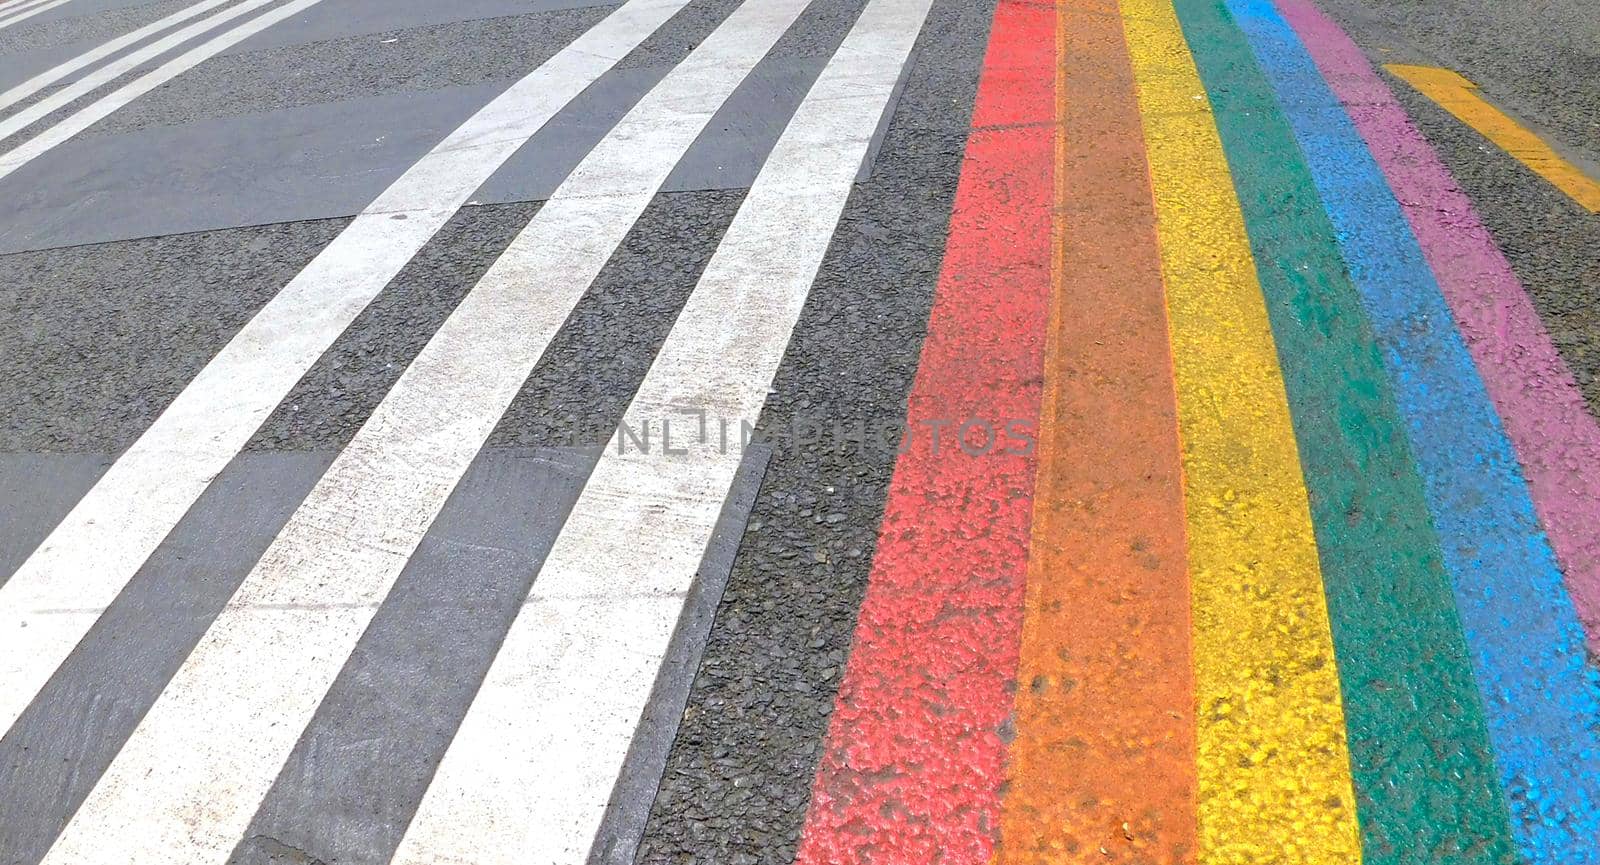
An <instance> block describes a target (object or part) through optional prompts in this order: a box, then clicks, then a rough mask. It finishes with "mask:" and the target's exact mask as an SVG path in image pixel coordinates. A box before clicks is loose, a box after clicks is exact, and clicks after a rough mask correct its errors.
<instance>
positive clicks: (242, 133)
mask: <svg viewBox="0 0 1600 865" xmlns="http://www.w3.org/2000/svg"><path fill="white" fill-rule="evenodd" d="M500 90H501V88H500V87H499V86H498V85H488V86H479V87H461V88H452V89H449V90H442V91H430V92H426V93H391V94H386V95H383V96H373V97H369V98H365V99H358V100H351V101H347V102H337V103H334V102H330V103H324V104H319V105H309V106H303V107H298V108H288V109H284V110H282V111H274V112H269V113H266V114H254V115H242V116H238V117H227V118H221V119H215V120H202V121H197V122H195V123H190V124H185V125H183V126H177V127H161V128H152V129H145V130H141V131H139V132H130V133H127V134H124V135H112V136H105V135H99V136H91V137H88V138H77V139H73V140H71V141H67V142H65V143H63V144H62V145H60V146H58V147H56V148H55V149H53V150H51V151H50V152H49V153H47V154H45V155H44V156H42V157H40V158H39V159H36V160H34V161H33V162H30V163H28V164H27V165H24V166H23V167H22V168H20V169H18V170H17V171H16V173H14V174H12V175H10V176H8V177H6V178H4V179H0V189H4V190H5V193H6V196H7V198H8V200H9V201H10V202H11V203H12V204H13V205H14V206H12V207H10V208H8V209H7V210H6V212H5V213H3V214H0V254H3V253H8V252H19V251H25V250H33V249H45V248H50V247H59V246H79V245H83V244H90V243H106V242H111V241H117V240H128V239H133V238H139V237H159V236H162V235H169V234H183V233H187V232H194V231H211V230H217V229H226V228H236V227H243V226H251V225H270V224H273V223H283V222H300V221H305V220H312V219H324V218H328V217H343V216H351V215H353V214H356V213H359V212H360V211H361V210H362V209H363V208H364V207H366V206H367V205H368V204H369V203H371V202H372V201H373V199H375V198H377V197H378V195H379V194H380V193H382V192H383V190H384V189H386V188H388V186H389V184H391V183H393V182H394V180H395V179H396V178H398V177H399V176H400V175H401V174H403V173H404V172H405V170H406V169H407V168H409V167H410V166H411V165H412V164H413V163H415V162H416V161H417V160H418V159H420V158H421V157H422V156H423V155H424V154H426V153H427V152H428V151H429V150H430V149H432V148H433V146H434V145H435V144H437V143H438V142H439V141H440V140H442V139H443V138H444V137H445V136H446V135H448V134H449V133H450V132H451V130H453V129H455V128H456V127H457V126H459V125H460V124H461V123H462V122H463V121H465V120H466V119H467V118H468V117H469V116H471V115H472V113H473V112H474V111H476V110H477V109H478V108H479V107H481V106H482V105H484V104H486V103H488V102H489V100H491V99H493V98H494V97H495V96H497V95H498V94H499V93H500ZM113 116H115V115H113Z"/></svg>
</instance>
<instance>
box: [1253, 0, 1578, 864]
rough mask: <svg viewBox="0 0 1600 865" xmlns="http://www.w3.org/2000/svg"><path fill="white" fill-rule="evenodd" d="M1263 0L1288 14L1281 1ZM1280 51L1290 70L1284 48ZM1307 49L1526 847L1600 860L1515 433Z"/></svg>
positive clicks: (1304, 104)
mask: <svg viewBox="0 0 1600 865" xmlns="http://www.w3.org/2000/svg"><path fill="white" fill-rule="evenodd" d="M1235 2H1238V0H1235ZM1258 8H1264V9H1265V11H1267V13H1268V14H1269V15H1271V17H1272V18H1273V19H1276V17H1277V16H1276V15H1275V14H1272V13H1271V7H1270V6H1264V7H1258ZM1255 20H1256V23H1257V25H1258V26H1259V27H1265V26H1266V22H1262V21H1261V20H1260V19H1259V18H1257V19H1255ZM1278 26H1279V27H1280V28H1281V30H1280V31H1279V32H1280V38H1281V39H1284V40H1288V41H1290V42H1291V43H1292V42H1293V37H1292V35H1290V34H1288V33H1285V32H1283V31H1285V30H1287V27H1286V26H1285V25H1283V24H1282V23H1281V22H1280V23H1279V24H1278ZM1271 56H1272V57H1273V58H1276V62H1273V61H1272V60H1269V65H1273V66H1275V67H1276V68H1277V71H1278V74H1279V75H1280V76H1281V75H1283V74H1284V69H1283V67H1285V66H1286V61H1285V60H1284V59H1283V57H1284V55H1282V54H1279V55H1271ZM1300 57H1301V58H1302V59H1300V61H1299V63H1300V66H1299V69H1300V79H1299V80H1300V81H1301V82H1302V85H1301V86H1297V87H1293V88H1290V87H1289V86H1288V85H1285V87H1284V90H1285V91H1286V92H1285V93H1283V94H1282V95H1283V96H1284V98H1283V99H1282V101H1283V103H1284V104H1285V106H1286V111H1287V114H1288V119H1289V121H1290V122H1291V123H1292V124H1293V125H1294V127H1295V133H1296V135H1297V136H1298V137H1299V139H1300V142H1301V145H1302V148H1303V150H1304V151H1305V154H1306V157H1307V159H1308V160H1309V162H1310V164H1311V167H1312V173H1313V178H1314V180H1315V182H1316V186H1317V188H1318V189H1319V191H1320V192H1321V194H1322V197H1323V199H1324V201H1325V202H1326V205H1327V211H1328V214H1329V216H1330V217H1331V218H1332V220H1333V223H1334V227H1335V228H1336V229H1337V233H1338V237H1339V239H1340V245H1341V247H1342V248H1343V250H1344V253H1345V259H1346V260H1347V261H1348V262H1349V265H1350V272H1351V274H1352V275H1353V276H1354V278H1355V284H1356V287H1357V288H1358V289H1359V290H1360V293H1361V298H1362V301H1363V304H1364V305H1365V307H1366V311H1367V315H1368V316H1369V317H1370V319H1371V320H1372V323H1373V327H1374V329H1375V331H1376V332H1377V335H1378V340H1379V344H1380V346H1381V347H1382V349H1383V356H1384V358H1385V359H1386V360H1387V362H1388V366H1389V368H1390V371H1391V378H1392V380H1393V381H1394V382H1395V393H1396V395H1397V397H1398V399H1399V406H1400V409H1401V414H1402V416H1403V418H1404V420H1405V422H1406V426H1407V427H1408V430H1409V433H1410V437H1411V442H1412V447H1413V448H1414V450H1415V453H1416V456H1417V461H1418V464H1419V466H1420V467H1421V469H1422V477H1423V480H1424V483H1425V485H1426V490H1427V495H1428V499H1429V505H1430V508H1431V509H1432V511H1433V519H1434V523H1435V524H1436V525H1437V526H1438V530H1439V534H1440V536H1441V539H1442V541H1443V542H1444V543H1443V554H1444V562H1445V566H1446V568H1447V569H1448V570H1449V571H1450V573H1451V576H1452V577H1453V583H1454V586H1455V589H1456V600H1457V607H1458V608H1459V610H1460V614H1461V620H1462V623H1463V625H1464V626H1465V629H1466V634H1467V637H1468V646H1469V647H1470V648H1471V649H1472V651H1473V656H1474V661H1475V664H1476V667H1477V674H1478V676H1477V677H1478V684H1479V687H1480V689H1481V690H1482V693H1483V701H1484V703H1485V706H1486V714H1487V718H1488V722H1489V732H1490V733H1491V735H1492V741H1493V745H1494V754H1495V757H1496V759H1497V761H1498V763H1499V772H1500V777H1501V779H1502V782H1503V784H1504V786H1505V788H1506V794H1507V795H1506V800H1507V804H1508V805H1509V807H1510V809H1511V813H1512V816H1513V820H1512V826H1513V827H1514V829H1515V830H1516V833H1517V838H1518V841H1519V846H1520V847H1521V853H1522V856H1523V857H1524V858H1525V859H1527V861H1530V862H1536V863H1568V862H1570V863H1583V862H1596V861H1600V848H1596V847H1595V844H1594V839H1595V838H1596V837H1600V737H1597V735H1596V724H1597V722H1600V700H1597V686H1600V677H1597V675H1596V672H1595V671H1594V670H1593V669H1592V668H1591V667H1590V665H1589V664H1588V659H1587V655H1586V653H1585V646H1584V642H1583V631H1582V628H1581V626H1580V624H1579V622H1578V619H1577V614H1576V612H1575V610H1574V609H1573V607H1572V604H1571V601H1570V599H1569V598H1568V596H1567V594H1566V591H1565V589H1564V587H1563V585H1562V579H1561V572H1560V569H1559V567H1558V565H1557V562H1556V560H1555V556H1554V554H1553V552H1552V550H1551V549H1550V547H1549V546H1548V544H1547V543H1546V540H1545V537H1544V533H1543V531H1542V529H1541V528H1540V526H1539V522H1538V519H1537V516H1536V514H1535V513H1534V510H1533V506H1532V502H1531V501H1530V499H1529V497H1528V490H1527V487H1526V486H1525V485H1524V483H1523V481H1522V478H1521V477H1520V475H1519V473H1518V470H1517V463H1516V458H1515V454H1514V452H1513V451H1512V448H1511V445H1510V442H1509V441H1507V439H1506V437H1505V434H1504V433H1503V431H1502V430H1501V428H1500V423H1499V418H1498V416H1497V415H1496V413H1495V411H1494V407H1493V405H1492V404H1491V402H1490V400H1489V397H1488V394H1487V393H1486V392H1485V390H1484V388H1483V386H1482V384H1481V383H1480V381H1479V379H1478V373H1477V370H1476V369H1475V368H1474V366H1473V364H1472V359H1471V357H1470V355H1469V354H1468V353H1467V350H1466V346H1465V345H1464V344H1463V342H1462V339H1461V337H1460V335H1459V334H1458V333H1457V332H1456V330H1455V328H1454V327H1453V326H1452V319H1451V313H1450V309H1449V307H1448V305H1447V304H1446V303H1445V300H1444V298H1443V296H1442V295H1441V294H1440V292H1439V289H1438V286H1437V285H1436V284H1435V283H1434V281H1433V277H1432V274H1431V273H1430V272H1429V271H1428V268H1427V263H1426V261H1425V260H1424V258H1423V256H1422V253H1421V250H1420V248H1419V247H1418V245H1417V242H1416V240H1415V238H1413V237H1412V235H1411V233H1410V231H1409V230H1408V228H1407V226H1406V223H1405V220H1404V218H1403V216H1402V214H1401V211H1400V207H1399V205H1398V203H1396V201H1395V199H1394V197H1393V195H1392V194H1391V193H1390V192H1389V190H1388V186H1387V183H1386V182H1385V180H1384V177H1383V174H1382V172H1381V170H1380V169H1379V167H1378V166H1377V165H1376V163H1375V162H1374V161H1373V160H1372V158H1371V156H1370V154H1369V153H1368V152H1367V150H1366V147H1365V146H1364V145H1363V143H1362V141H1361V138H1360V136H1359V135H1358V134H1357V133H1356V130H1355V129H1354V127H1353V126H1352V125H1351V123H1350V121H1349V119H1348V118H1347V117H1346V115H1345V114H1344V112H1343V111H1342V110H1341V107H1340V106H1339V104H1338V101H1337V99H1336V98H1335V97H1334V96H1333V94H1332V93H1331V92H1330V91H1329V90H1328V89H1327V88H1326V87H1325V86H1322V85H1321V84H1320V81H1321V78H1320V76H1319V75H1317V73H1316V71H1315V69H1314V67H1312V65H1311V63H1310V60H1309V58H1304V57H1303V55H1300ZM1289 93H1292V95H1293V98H1288V94H1289Z"/></svg>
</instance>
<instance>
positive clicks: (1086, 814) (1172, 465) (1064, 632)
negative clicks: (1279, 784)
mask: <svg viewBox="0 0 1600 865" xmlns="http://www.w3.org/2000/svg"><path fill="white" fill-rule="evenodd" d="M1057 11H1058V21H1057V45H1056V50H1057V62H1058V69H1057V76H1058V79H1057V83H1056V114H1057V121H1058V126H1057V133H1056V134H1057V152H1056V165H1057V177H1056V223H1057V224H1056V237H1057V249H1056V253H1055V256H1056V257H1055V262H1056V267H1055V302H1054V306H1053V308H1052V310H1051V316H1050V330H1049V350H1048V351H1047V353H1046V355H1045V368H1044V385H1045V387H1044V402H1043V413H1042V416H1041V418H1040V440H1039V480H1038V485H1037V487H1036V490H1035V499H1034V509H1033V513H1034V516H1033V539H1032V544H1031V548H1030V554H1029V560H1028V591H1027V606H1026V612H1025V615H1024V619H1023V625H1022V645H1021V658H1020V662H1019V664H1018V669H1017V696H1016V739H1015V740H1014V741H1013V742H1012V743H1011V753H1010V764H1009V766H1008V771H1007V779H1008V780H1007V785H1008V786H1007V792H1006V796H1005V803H1004V811H1003V816H1002V819H1001V824H1000V830H1001V846H1000V851H999V855H998V857H997V861H998V862H1002V863H1015V865H1023V863H1040V865H1043V863H1056V862H1067V861H1095V862H1130V863H1131V862H1162V863H1177V862H1186V861H1190V860H1191V859H1192V857H1193V856H1194V852H1195V816H1194V804H1195V765H1194V760H1195V753H1194V749H1195V743H1194V700H1195V694H1194V672H1193V660H1192V656H1191V651H1190V629H1191V616H1190V612H1189V579H1188V570H1187V560H1186V556H1185V550H1184V510H1183V484H1182V471H1181V468H1180V466H1179V445H1178V419H1177V411H1176V407H1175V403H1174V393H1173V382H1172V359H1171V356H1170V355H1169V353H1168V350H1167V312H1166V296H1165V291H1164V288H1163V283H1162V279H1161V259H1160V256H1159V254H1158V252H1157V249H1156V245H1155V238H1156V227H1155V222H1156V219H1155V211H1154V209H1153V206H1152V203H1151V198H1150V181H1149V175H1148V172H1147V168H1146V160H1145V149H1144V136H1143V133H1142V130H1141V127H1140V122H1139V110H1138V102H1137V100H1136V98H1135V93H1134V84H1133V70H1132V67H1131V66H1130V64H1129V60H1128V50H1127V45H1126V43H1125V41H1124V39H1123V35H1122V24H1121V20H1120V18H1119V17H1118V15H1117V5H1116V3H1115V2H1107V0H1073V2H1064V3H1061V4H1058V6H1057Z"/></svg>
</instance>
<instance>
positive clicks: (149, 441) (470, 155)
mask: <svg viewBox="0 0 1600 865" xmlns="http://www.w3.org/2000/svg"><path fill="white" fill-rule="evenodd" d="M686 2H687V0H630V2H629V3H627V4H626V5H624V6H622V7H621V8H619V9H617V10H616V11H615V12H613V13H611V15H609V16H607V17H606V18H605V19H604V20H602V21H601V22H599V23H598V24H596V25H595V26H594V27H593V28H591V29H590V30H589V31H587V32H586V33H584V34H583V35H582V36H579V37H578V38H577V39H576V40H574V41H573V42H572V44H570V45H568V46H567V47H566V48H564V49H562V50H561V51H560V52H558V53H557V54H556V55H555V56H554V57H551V58H550V59H549V60H547V61H546V62H545V63H544V64H542V65H541V66H540V67H539V68H538V69H536V70H534V71H533V72H532V73H531V74H529V75H528V76H527V77H525V78H523V79H522V80H521V81H518V82H517V83H516V84H514V85H512V86H511V87H510V88H509V89H508V90H506V91H505V92H504V93H502V94H500V95H499V96H498V97H496V98H495V99H494V101H492V102H490V103H489V104H488V105H486V106H484V107H483V108H482V109H480V110H479V111H478V112H477V113H476V114H474V115H473V116H472V117H471V118H469V119H468V120H467V121H466V122H465V123H463V124H462V125H461V126H460V127H459V128H457V129H456V130H455V131H454V132H452V133H451V134H450V135H449V136H448V137H447V138H445V139H444V140H443V141H441V142H440V143H439V144H438V145H437V146H435V147H434V148H433V150H432V151H430V152H429V153H428V154H427V155H426V156H424V157H423V158H422V159H421V160H419V161H418V162H417V163H416V164H415V165H413V166H412V167H411V168H410V169H409V170H407V171H406V173H405V174H404V175H402V176H401V177H400V178H399V179H398V180H396V181H395V182H394V183H393V184H392V185H390V187H389V188H388V190H387V191H385V192H384V193H383V194H382V195H381V196H379V197H378V199H377V200H375V201H374V202H373V203H372V204H370V205H369V206H368V207H367V208H366V210H365V211H363V212H362V214H361V215H360V216H357V217H356V219H355V220H354V221H353V222H352V223H351V224H350V225H349V226H348V227H346V228H345V230H344V231H343V232H342V233H340V235H339V236H338V237H337V238H335V239H334V241H333V242H332V243H330V244H329V245H328V246H327V247H326V248H325V249H323V250H322V252H321V253H320V254H318V255H317V257H316V258H315V259H313V260H312V261H311V263H310V264H308V265H306V267H305V269H304V270H302V271H301V272H300V273H299V275H297V276H296V277H295V278H294V279H293V280H292V281H290V283H289V284H288V286H286V287H285V288H284V289H283V291H281V292H279V294H278V295H277V297H275V298H273V300H272V301H271V302H270V303H268V304H267V305H266V306H265V307H263V308H262V309H261V311H260V312H258V313H257V314H256V315H255V317H254V318H252V319H251V320H250V322H249V323H248V324H246V325H245V327H244V328H243V329H242V330H240V331H239V333H238V334H237V335H235V336H234V338H233V339H232V340H231V341H230V342H229V343H228V345H227V346H226V347H224V348H223V350H222V351H221V352H220V353H219V354H218V355H217V356H216V357H215V358H213V359H212V361H211V362H210V363H209V364H207V365H206V367H205V369H203V370H201V372H200V374H199V375H198V376H197V377H196V378H195V380H194V381H193V382H191V383H190V384H189V386H188V387H187V388H185V389H184V391H183V392H182V393H181V394H179V395H178V397H177V399H175V400H174V401H173V402H172V404H171V405H170V406H168V407H167V409H166V411H164V412H163V413H162V414H161V416H160V417H159V418H157V419H156V422H155V423H154V424H153V425H152V426H151V427H150V429H149V430H147V431H146V432H145V434H144V435H143V436H141V437H140V438H139V440H138V441H136V442H135V443H134V444H133V446H132V447H131V448H129V449H128V450H127V452H125V453H124V454H123V455H122V456H121V458H120V459H118V460H117V462H116V463H114V464H113V465H112V466H111V468H110V469H109V470H108V471H107V472H106V474H105V476H104V477H103V478H101V479H100V481H99V482H98V483H97V484H96V485H95V486H94V488H93V489H92V490H90V491H89V493H88V494H87V495H86V496H84V498H83V499H82V500H81V501H79V502H78V504H77V505H76V506H75V507H74V508H73V510H72V512H71V513H69V514H68V515H67V516H66V518H65V519H63V520H62V521H61V523H60V525H58V526H57V527H56V528H55V530H54V531H53V532H52V533H51V534H50V536H49V537H48V538H47V539H46V540H45V541H44V543H43V544H41V545H40V546H39V549H38V550H36V551H35V552H34V553H33V555H32V556H30V557H29V558H28V560H27V561H26V562H24V563H23V565H22V567H21V568H19V569H18V570H17V572H16V573H15V574H13V575H12V577H11V579H10V580H9V581H7V582H5V583H4V584H0V644H4V645H5V646H6V651H5V652H3V653H0V730H3V729H8V728H9V727H10V726H11V725H12V724H13V723H15V722H16V719H17V716H18V715H20V714H21V713H22V711H23V709H25V708H26V707H27V705H28V703H30V702H31V701H32V700H33V698H34V697H35V696H36V695H37V694H38V692H39V690H40V689H41V688H43V687H44V686H45V684H46V683H47V682H48V681H49V680H50V676H51V675H52V674H53V673H54V672H55V670H56V668H57V667H59V666H60V665H61V662H62V661H64V660H65V659H66V657H67V655H68V654H69V653H71V651H72V649H73V647H74V646H76V645H77V643H78V641H79V640H81V639H82V638H83V635H84V634H85V633H87V632H88V630H89V628H90V627H91V626H92V625H93V624H94V622H95V621H96V620H97V619H98V618H99V616H100V614H99V612H98V611H99V610H102V609H104V608H105V607H107V606H109V605H110V603H111V602H112V600H114V599H115V598H116V596H117V595H118V594H119V593H120V592H121V591H122V589H123V587H124V586H125V585H127V583H128V581H129V580H130V579H132V578H133V575H134V573H135V572H137V571H138V569H139V567H140V566H141V565H142V564H143V563H144V560H145V559H146V558H148V557H149V556H150V554H151V553H152V552H153V551H154V550H155V548H156V546H157V545H159V544H160V543H161V539H162V538H164V537H165V536H166V534H167V532H168V531H170V530H171V529H172V527H173V526H174V525H176V524H177V522H178V520H179V519H181V518H182V517H183V514H184V513H185V512H186V511H187V510H188V509H189V506H190V505H192V504H194V501H195V499H197V498H198V497H199V496H200V494H201V493H202V492H203V491H204V490H205V488H206V486H207V485H209V484H210V483H211V480H212V479H213V478H215V477H216V476H217V474H218V473H219V472H221V471H222V469H223V467H224V466H226V465H227V464H228V461H229V460H231V459H233V457H234V455H235V454H237V453H238V452H239V450H240V449H241V448H243V447H244V445H245V443H246V442H247V441H249V439H250V436H251V434H252V433H254V432H255V430H256V429H257V428H258V427H260V426H261V424H262V423H263V422H264V421H265V420H266V419H267V416H268V415H269V414H271V412H272V409H273V408H274V407H275V406H276V405H277V404H278V402H279V401H280V400H282V399H283V398H284V396H285V395H287V394H288V392H289V390H290V388H292V387H293V386H294V384H295V382H296V381H298V380H299V379H300V377H301V376H302V375H304V374H305V372H306V370H307V369H309V368H310V367H311V365H312V364H313V363H315V362H316V360H317V358H318V357H320V356H321V355H322V353H323V352H324V351H326V350H327V348H328V346H330V345H331V344H332V343H333V341H334V340H335V339H336V338H338V336H339V334H340V333H342V332H343V331H344V329H345V328H346V327H347V326H349V324H350V322H351V321H353V320H354V319H355V317H356V316H357V315H359V314H360V312H361V310H362V309H364V308H365V307H366V305H367V304H368V302H370V301H371V300H372V298H373V297H375V296H376V295H377V294H378V292H379V291H380V290H381V289H382V288H383V287H384V286H385V285H386V284H388V282H389V280H391V279H393V278H394V276H395V274H397V273H399V272H400V269H401V268H402V267H404V266H405V263H406V262H407V261H409V260H410V259H411V258H412V257H413V256H414V255H416V253H417V251H418V250H420V249H421V248H422V246H423V245H424V244H425V243H427V242H428V239H429V238H431V237H433V235H434V234H435V233H436V232H438V230H439V229H440V228H441V227H443V226H444V224H445V222H446V221H447V220H449V218H450V216H451V215H452V214H454V213H455V211H456V210H457V209H458V208H459V207H461V205H462V204H464V203H466V201H467V198H468V196H470V195H471V194H472V193H473V192H474V191H475V190H476V189H477V188H478V187H479V186H480V185H482V183H483V182H484V181H485V180H487V179H488V178H489V176H490V175H492V174H493V173H494V171H495V170H496V169H498V168H499V167H500V166H501V165H502V164H504V162H505V161H506V160H507V159H509V158H510V157H511V155H512V154H513V153H515V152H516V150H517V148H518V147H520V146H521V145H522V144H523V143H524V142H526V141H527V140H528V138H530V137H531V136H532V135H533V134H534V133H535V132H537V131H539V129H540V128H541V127H543V126H544V124H545V123H546V122H547V121H548V120H549V119H550V118H551V117H553V116H554V115H555V113H556V112H557V111H559V110H560V109H561V108H562V107H564V106H565V105H566V104H567V103H569V102H570V101H571V100H572V99H574V98H575V97H577V95H578V94H579V93H582V92H583V90H584V88H586V87H588V86H589V85H590V84H591V83H593V82H594V81H595V80H596V79H597V78H599V77H600V76H601V75H602V74H603V73H605V72H606V70H608V69H610V68H611V67H613V66H614V65H616V63H617V61H618V60H620V59H621V58H622V57H623V56H625V55H626V54H627V53H628V52H629V51H632V50H633V48H634V47H635V46H637V45H638V44H639V43H640V42H642V41H643V40H644V39H645V37H647V36H649V35H650V34H651V33H653V32H655V31H656V29H658V28H659V27H660V26H661V25H662V24H663V23H665V22H666V21H667V20H668V19H669V18H671V17H672V15H673V14H674V13H675V12H677V11H678V10H679V9H681V8H682V7H683V6H684V4H685V3H686ZM66 609H72V610H84V611H85V612H83V613H80V614H72V615H68V614H60V613H56V614H42V613H41V611H44V610H66Z"/></svg>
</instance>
